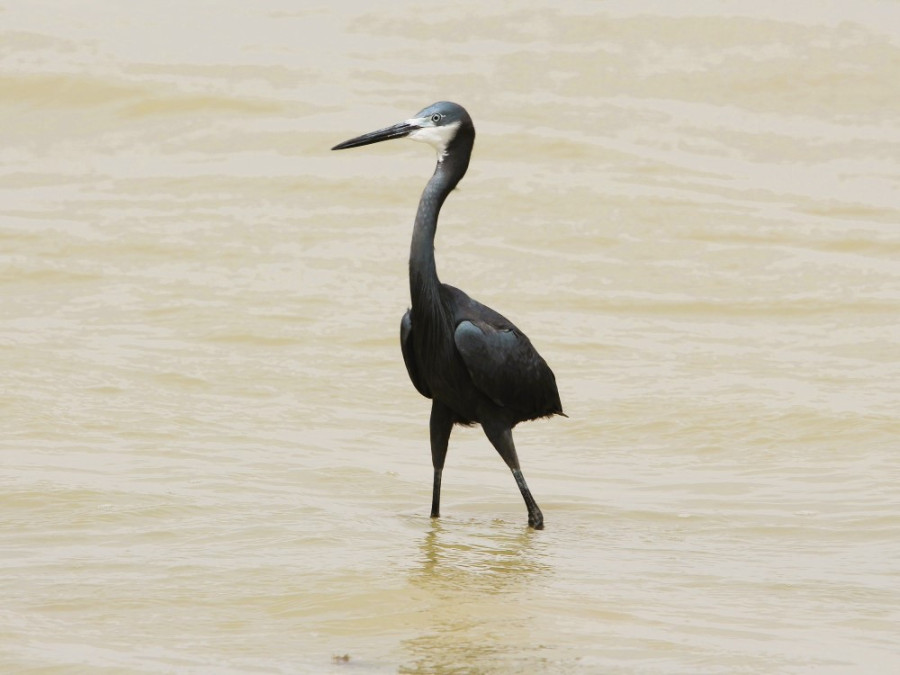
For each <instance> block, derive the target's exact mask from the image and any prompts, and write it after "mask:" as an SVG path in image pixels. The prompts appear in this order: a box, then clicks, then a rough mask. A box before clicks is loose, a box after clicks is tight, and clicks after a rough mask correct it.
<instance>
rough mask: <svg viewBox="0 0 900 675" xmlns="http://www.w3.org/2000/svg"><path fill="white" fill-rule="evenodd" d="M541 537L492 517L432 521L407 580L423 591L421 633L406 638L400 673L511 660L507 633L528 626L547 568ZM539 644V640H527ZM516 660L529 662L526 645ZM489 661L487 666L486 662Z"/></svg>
mask: <svg viewBox="0 0 900 675" xmlns="http://www.w3.org/2000/svg"><path fill="white" fill-rule="evenodd" d="M545 539H546V538H545V537H542V533H540V532H535V531H534V530H531V529H530V528H528V529H526V528H520V527H519V526H514V527H511V526H510V525H509V524H508V523H500V522H494V523H491V524H490V525H487V526H486V528H484V529H467V528H445V527H444V526H443V525H442V524H441V522H440V521H438V520H434V521H432V526H431V529H430V530H429V531H428V532H427V533H426V534H425V538H424V539H423V540H422V544H421V547H420V561H419V563H420V564H419V567H418V568H417V569H415V570H414V571H413V573H412V574H411V577H410V582H411V584H412V585H414V586H416V587H418V588H419V589H422V590H423V591H425V592H426V594H427V595H426V597H425V605H426V607H427V609H426V610H425V614H426V616H425V617H424V618H423V624H422V626H421V631H420V634H419V635H417V636H416V637H413V638H410V639H408V640H406V641H405V642H404V649H403V652H404V653H405V654H408V655H409V660H410V663H408V664H405V665H403V666H402V667H401V669H400V672H402V673H434V674H445V673H447V674H449V673H479V672H487V671H490V670H493V668H494V667H495V666H496V665H498V664H499V663H500V662H501V661H502V662H503V663H504V664H505V665H506V667H508V666H509V664H510V658H511V656H512V658H513V660H515V659H516V656H515V654H511V651H513V650H515V649H520V648H516V647H513V646H512V645H510V644H509V643H510V641H511V637H510V636H512V635H515V636H519V637H521V635H522V634H523V633H527V632H528V631H529V624H530V623H531V619H532V616H533V614H532V611H531V610H530V609H529V607H528V598H529V595H530V593H531V591H532V590H533V588H534V587H535V586H536V585H538V586H539V585H540V584H541V580H542V579H543V578H545V577H546V576H547V575H548V573H549V572H550V570H551V567H550V565H549V564H548V563H547V562H546V556H547V551H546V549H545V544H544V541H545ZM533 647H534V649H539V645H533ZM519 658H522V659H523V660H527V661H529V662H532V661H533V660H534V659H535V658H536V655H535V654H534V651H533V649H532V648H530V647H529V648H526V649H525V650H524V651H522V653H521V654H520V655H519ZM492 664H493V665H492Z"/></svg>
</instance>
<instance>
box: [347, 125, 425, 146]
mask: <svg viewBox="0 0 900 675" xmlns="http://www.w3.org/2000/svg"><path fill="white" fill-rule="evenodd" d="M414 122H415V120H406V121H405V122H397V124H394V125H392V126H389V127H385V128H384V129H379V130H378V131H371V132H369V133H367V134H363V135H362V136H357V137H356V138H351V139H350V140H349V141H344V142H343V143H338V144H337V145H336V146H334V147H333V148H332V150H344V149H346V148H358V147H359V146H361V145H370V144H371V143H380V142H381V141H389V140H391V139H392V138H403V137H405V136H409V135H410V134H411V133H412V132H413V131H415V130H416V129H418V128H419V127H418V125H416V124H414Z"/></svg>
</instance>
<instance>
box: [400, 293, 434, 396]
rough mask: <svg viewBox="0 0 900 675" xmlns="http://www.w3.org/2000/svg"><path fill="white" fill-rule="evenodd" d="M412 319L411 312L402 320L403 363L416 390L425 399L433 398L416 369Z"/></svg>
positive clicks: (401, 344)
mask: <svg viewBox="0 0 900 675" xmlns="http://www.w3.org/2000/svg"><path fill="white" fill-rule="evenodd" d="M412 329H413V327H412V318H410V316H409V310H407V312H406V314H404V315H403V318H402V319H400V351H402V352H403V363H405V364H406V372H407V373H409V379H410V380H411V381H412V383H413V386H414V387H415V388H416V390H417V391H418V392H419V393H420V394H422V396H424V397H425V398H431V390H430V389H429V388H428V385H427V384H426V383H425V381H424V380H422V378H421V377H419V370H418V368H417V367H416V358H415V354H414V352H413V345H412V339H411V336H412Z"/></svg>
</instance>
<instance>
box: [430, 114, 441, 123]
mask: <svg viewBox="0 0 900 675" xmlns="http://www.w3.org/2000/svg"><path fill="white" fill-rule="evenodd" d="M431 121H432V122H434V123H435V124H437V123H438V122H440V121H441V114H440V113H434V115H432V116H431Z"/></svg>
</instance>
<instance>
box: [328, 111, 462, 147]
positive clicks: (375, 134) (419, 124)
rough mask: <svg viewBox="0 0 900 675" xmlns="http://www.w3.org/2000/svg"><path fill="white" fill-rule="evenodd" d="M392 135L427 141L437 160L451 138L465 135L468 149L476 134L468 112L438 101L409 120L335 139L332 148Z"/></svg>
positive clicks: (385, 138) (368, 141)
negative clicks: (343, 139) (354, 136)
mask: <svg viewBox="0 0 900 675" xmlns="http://www.w3.org/2000/svg"><path fill="white" fill-rule="evenodd" d="M393 138H409V139H411V140H413V141H421V142H423V143H428V144H429V145H430V146H432V147H433V148H434V149H435V150H436V151H437V156H438V162H440V161H442V160H443V159H444V157H446V156H447V153H448V152H450V151H451V150H452V149H453V144H454V141H456V140H457V139H460V140H461V139H462V138H466V139H468V142H469V149H471V142H472V141H473V140H474V138H475V127H474V125H473V124H472V118H471V117H469V113H467V112H466V109H465V108H463V107H462V106H461V105H458V104H456V103H451V102H449V101H440V102H439V103H434V104H432V105H430V106H428V107H427V108H424V109H423V110H420V111H419V112H417V113H416V114H415V116H414V117H412V118H410V119H408V120H404V121H403V122H397V124H393V125H391V126H389V127H385V128H384V129H379V130H378V131H372V132H370V133H368V134H363V135H362V136H357V137H356V138H351V139H350V140H349V141H344V142H343V143H338V144H337V145H336V146H334V147H333V148H332V150H344V149H345V148H356V147H359V146H361V145H369V144H371V143H379V142H380V141H389V140H391V139H393Z"/></svg>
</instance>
